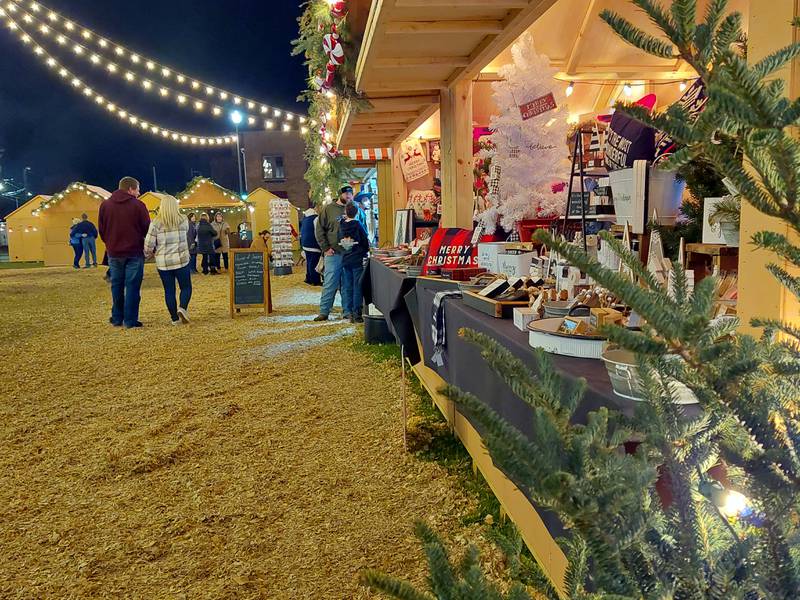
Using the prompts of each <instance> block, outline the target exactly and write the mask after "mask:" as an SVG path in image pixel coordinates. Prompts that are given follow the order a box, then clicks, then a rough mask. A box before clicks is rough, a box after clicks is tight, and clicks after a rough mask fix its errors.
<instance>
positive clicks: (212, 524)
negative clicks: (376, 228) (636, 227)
mask: <svg viewBox="0 0 800 600" xmlns="http://www.w3.org/2000/svg"><path fill="white" fill-rule="evenodd" d="M101 273H102V269H101V270H100V272H98V270H87V271H80V272H73V271H72V270H66V269H32V270H24V271H13V270H12V271H0V447H1V448H2V452H0V597H3V598H270V599H275V598H278V599H283V598H288V599H293V598H315V599H316V598H370V597H373V596H372V595H371V594H370V592H368V591H367V590H365V589H363V588H361V587H359V586H358V575H359V572H360V571H361V570H362V569H364V568H365V567H375V568H380V569H383V570H387V571H390V572H392V573H395V574H400V575H403V576H407V577H409V578H410V579H411V580H413V581H415V582H417V583H420V582H422V581H423V580H424V577H425V572H426V571H425V566H424V561H423V557H422V554H421V551H420V548H419V544H418V542H417V540H416V539H415V538H414V537H413V535H412V533H411V526H412V523H413V521H414V520H415V519H425V520H427V521H428V522H429V523H431V524H432V525H433V526H434V527H435V528H436V529H437V530H438V531H440V532H442V533H444V534H445V535H446V536H448V537H449V538H450V539H456V540H457V542H456V544H457V545H459V542H460V545H464V544H466V543H467V541H474V540H473V539H472V538H475V537H478V534H477V533H476V532H475V531H474V530H470V529H466V530H465V529H464V528H462V526H461V525H460V518H461V517H462V516H463V515H464V514H465V513H466V512H467V511H468V510H469V509H470V506H471V504H470V503H471V500H470V499H469V498H467V497H466V495H465V494H464V493H463V491H462V490H461V489H460V488H459V486H458V484H457V482H456V481H454V479H453V478H452V477H449V476H448V475H447V474H446V473H445V471H444V470H443V469H442V468H440V467H439V466H437V465H436V464H432V463H427V462H421V461H418V460H416V459H415V458H413V457H409V456H407V455H405V454H404V453H403V444H402V423H401V418H400V415H401V408H400V400H399V398H400V396H399V385H400V379H399V373H398V372H396V371H395V370H393V369H388V368H387V367H385V366H384V367H380V366H378V365H377V364H376V363H375V362H373V360H372V359H371V358H370V357H369V356H367V355H365V354H364V353H363V352H357V351H356V350H355V349H354V348H353V336H354V333H353V327H352V326H350V325H349V324H345V323H342V322H332V323H329V324H323V325H315V324H312V323H311V322H310V319H311V318H313V316H314V315H315V314H316V311H315V308H316V307H315V304H316V302H317V301H318V298H319V289H318V288H316V289H312V288H308V287H307V286H305V285H303V284H302V282H301V277H299V276H297V275H295V276H292V277H288V278H281V279H277V280H275V282H274V286H275V305H276V308H277V311H278V312H277V313H276V314H275V315H274V316H272V317H268V318H264V317H263V316H259V315H257V314H254V313H250V314H245V315H244V316H242V317H240V318H237V319H235V320H231V319H230V318H229V317H228V313H227V310H228V297H227V294H228V280H227V277H205V278H204V277H202V276H200V277H196V278H195V288H194V298H193V300H192V304H191V308H190V312H191V315H192V318H193V323H192V324H191V325H189V326H181V327H173V326H171V325H170V323H169V319H168V317H167V313H166V309H165V308H164V305H163V295H162V290H161V284H160V281H159V280H158V277H157V275H156V273H155V272H154V271H153V270H152V267H148V269H147V273H146V279H145V284H144V290H143V299H142V311H141V319H142V321H144V323H145V328H143V329H141V330H131V331H124V330H121V329H114V328H112V327H111V326H110V325H109V324H108V322H107V321H108V317H109V304H110V294H109V290H108V287H107V285H106V284H105V283H104V282H103V281H102V279H101ZM358 333H359V334H360V330H359V332H358ZM387 369H388V370H387Z"/></svg>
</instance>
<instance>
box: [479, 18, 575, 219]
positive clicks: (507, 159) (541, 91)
mask: <svg viewBox="0 0 800 600" xmlns="http://www.w3.org/2000/svg"><path fill="white" fill-rule="evenodd" d="M512 56H513V63H512V64H510V65H506V66H504V67H502V68H501V69H500V76H501V78H502V79H503V81H499V82H497V83H494V84H493V86H492V87H493V90H494V102H495V104H496V105H497V106H498V107H501V109H500V114H499V115H496V116H493V117H492V120H491V126H492V129H494V130H495V133H494V135H493V136H492V141H493V142H494V144H495V145H496V148H497V150H496V156H495V157H494V159H493V163H496V164H497V165H499V166H500V167H501V168H502V173H503V176H502V181H501V184H500V194H499V195H498V197H497V198H492V199H490V200H491V205H490V206H489V207H488V208H487V210H485V211H484V212H483V213H482V214H481V219H480V220H481V223H482V224H483V225H484V226H485V227H486V232H487V233H494V231H495V229H496V227H497V225H498V222H499V225H500V226H501V227H502V228H503V229H506V230H509V231H510V230H512V229H513V228H514V224H515V223H517V222H518V221H521V220H523V219H530V218H536V217H546V216H552V215H557V214H561V213H562V212H563V207H564V202H565V200H566V198H565V194H564V193H563V192H555V193H554V191H553V189H552V185H553V184H554V183H558V182H563V181H564V180H565V177H566V174H567V172H568V170H569V165H568V164H566V161H565V158H564V157H565V155H566V148H565V144H564V140H565V139H566V138H567V131H568V126H567V122H566V108H565V103H566V97H565V96H564V95H563V92H561V91H559V90H558V88H557V87H556V86H554V85H553V75H554V74H555V70H554V69H552V68H551V67H550V61H549V59H548V58H547V57H545V56H541V55H539V54H537V53H536V49H535V48H534V44H533V38H532V36H531V35H530V34H524V35H523V36H522V37H520V39H519V40H518V41H517V43H515V44H514V46H513V48H512ZM551 95H552V96H551Z"/></svg>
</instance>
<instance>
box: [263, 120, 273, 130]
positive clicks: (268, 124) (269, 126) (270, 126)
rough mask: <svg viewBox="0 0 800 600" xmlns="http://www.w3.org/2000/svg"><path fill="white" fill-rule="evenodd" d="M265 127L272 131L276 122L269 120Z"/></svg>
mask: <svg viewBox="0 0 800 600" xmlns="http://www.w3.org/2000/svg"><path fill="white" fill-rule="evenodd" d="M264 126H265V127H266V128H267V129H272V128H273V127H275V122H274V121H271V120H269V121H265V122H264Z"/></svg>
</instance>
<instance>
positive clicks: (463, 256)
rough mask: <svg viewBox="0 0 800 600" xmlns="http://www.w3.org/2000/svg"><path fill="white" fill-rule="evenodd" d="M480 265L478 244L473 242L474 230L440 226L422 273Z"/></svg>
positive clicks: (433, 238) (432, 241) (430, 246)
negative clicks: (431, 270) (438, 269)
mask: <svg viewBox="0 0 800 600" xmlns="http://www.w3.org/2000/svg"><path fill="white" fill-rule="evenodd" d="M477 266H478V246H477V244H473V243H472V232H471V231H469V230H468V229H458V228H454V227H451V228H449V229H443V228H439V229H437V230H436V233H434V234H433V237H432V238H431V243H430V245H429V246H428V255H427V256H426V257H425V267H424V269H423V272H422V274H423V275H427V274H429V273H430V269H436V268H442V267H444V268H446V269H452V268H457V267H464V268H471V267H477Z"/></svg>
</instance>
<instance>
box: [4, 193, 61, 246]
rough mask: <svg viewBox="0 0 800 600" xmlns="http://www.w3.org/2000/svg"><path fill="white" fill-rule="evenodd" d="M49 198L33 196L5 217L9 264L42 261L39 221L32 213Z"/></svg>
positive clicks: (40, 226)
mask: <svg viewBox="0 0 800 600" xmlns="http://www.w3.org/2000/svg"><path fill="white" fill-rule="evenodd" d="M51 198H52V196H34V197H33V198H31V199H30V200H28V201H27V202H26V203H25V204H23V205H22V206H20V207H19V208H18V209H17V210H15V211H14V212H12V213H10V214H8V215H7V216H6V233H7V235H8V259H9V260H10V261H11V262H41V261H43V260H44V253H43V250H42V225H41V220H40V218H39V217H38V216H35V215H34V214H33V211H34V210H36V209H37V208H39V206H40V205H41V204H42V203H43V202H49V201H50V199H51Z"/></svg>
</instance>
